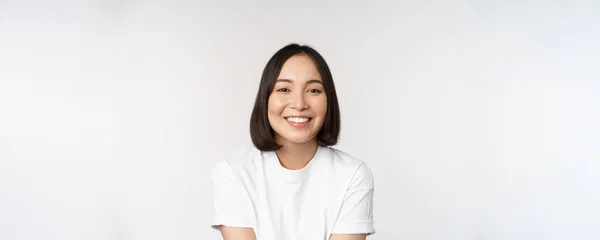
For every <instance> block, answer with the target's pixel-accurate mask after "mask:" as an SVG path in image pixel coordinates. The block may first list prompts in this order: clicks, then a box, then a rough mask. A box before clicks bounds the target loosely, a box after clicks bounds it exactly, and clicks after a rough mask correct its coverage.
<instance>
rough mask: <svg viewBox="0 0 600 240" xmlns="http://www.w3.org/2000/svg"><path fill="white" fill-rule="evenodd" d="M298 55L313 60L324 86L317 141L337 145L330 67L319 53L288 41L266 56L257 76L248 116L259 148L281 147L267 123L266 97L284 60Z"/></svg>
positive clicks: (337, 120)
mask: <svg viewBox="0 0 600 240" xmlns="http://www.w3.org/2000/svg"><path fill="white" fill-rule="evenodd" d="M299 54H306V55H307V56H309V57H310V58H311V59H312V60H313V62H314V63H315V65H316V66H317V70H318V71H319V73H320V74H321V78H322V80H323V88H324V89H325V95H326V96H327V113H326V114H325V121H324V123H323V126H322V127H321V130H320V131H319V133H318V134H317V136H316V137H317V143H318V144H319V145H320V146H332V145H335V144H337V141H338V136H339V134H340V107H339V104H338V99H337V94H336V92H335V85H334V84H333V77H332V76H331V71H330V70H329V66H328V65H327V62H325V59H324V58H323V57H322V56H321V54H319V53H318V52H317V51H316V50H315V49H313V48H312V47H310V46H307V45H299V44H297V43H291V44H288V45H286V46H285V47H283V48H281V49H279V51H277V52H276V53H275V54H274V55H273V56H272V57H271V59H269V61H268V62H267V65H266V66H265V68H264V70H263V72H262V77H261V79H260V85H259V87H258V93H257V94H256V100H255V102H254V108H253V109H252V115H251V116H250V137H251V138H252V143H253V144H254V146H255V147H256V148H258V149H259V150H261V151H274V150H277V149H279V148H281V145H279V144H277V143H276V142H275V138H274V137H273V128H271V124H269V119H268V106H269V105H268V104H269V97H270V96H271V92H272V91H273V87H274V85H275V81H276V80H277V77H278V76H279V73H280V71H281V68H282V67H283V64H284V63H285V61H287V60H288V59H289V58H290V57H292V56H295V55H299Z"/></svg>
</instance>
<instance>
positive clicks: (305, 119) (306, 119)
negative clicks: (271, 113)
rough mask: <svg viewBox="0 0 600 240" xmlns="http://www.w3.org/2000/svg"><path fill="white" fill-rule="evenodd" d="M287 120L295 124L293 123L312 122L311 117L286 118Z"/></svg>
mask: <svg viewBox="0 0 600 240" xmlns="http://www.w3.org/2000/svg"><path fill="white" fill-rule="evenodd" d="M285 119H286V120H288V122H293V123H306V122H308V121H310V119H311V118H309V117H286V118H285Z"/></svg>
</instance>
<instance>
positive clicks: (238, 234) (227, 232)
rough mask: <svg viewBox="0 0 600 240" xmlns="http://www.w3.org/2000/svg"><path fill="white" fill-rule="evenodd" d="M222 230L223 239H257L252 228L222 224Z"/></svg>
mask: <svg viewBox="0 0 600 240" xmlns="http://www.w3.org/2000/svg"><path fill="white" fill-rule="evenodd" d="M220 230H221V235H223V240H256V235H255V234H254V230H252V228H242V227H227V226H221V227H220ZM338 240H343V239H338Z"/></svg>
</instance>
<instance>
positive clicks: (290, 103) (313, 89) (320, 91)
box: [268, 54, 327, 145]
mask: <svg viewBox="0 0 600 240" xmlns="http://www.w3.org/2000/svg"><path fill="white" fill-rule="evenodd" d="M268 105H269V106H268V118H269V123H270V124H271V127H272V128H273V130H274V135H275V136H274V137H275V141H276V142H277V143H278V144H282V145H285V144H301V143H306V142H309V141H315V142H316V136H317V134H318V133H319V131H320V130H321V127H322V126H323V122H324V121H325V114H326V113H327V96H326V95H325V89H324V87H323V79H322V78H321V74H320V73H319V71H318V70H317V66H316V65H315V63H314V62H313V60H312V59H311V58H310V57H309V56H307V55H305V54H300V55H295V56H292V57H290V58H289V59H288V60H287V61H286V62H285V63H284V64H283V67H282V69H281V72H280V73H279V76H278V77H277V79H276V82H275V86H274V88H273V92H271V95H270V97H269V103H268Z"/></svg>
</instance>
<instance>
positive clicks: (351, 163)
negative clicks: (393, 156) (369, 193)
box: [328, 147, 374, 188]
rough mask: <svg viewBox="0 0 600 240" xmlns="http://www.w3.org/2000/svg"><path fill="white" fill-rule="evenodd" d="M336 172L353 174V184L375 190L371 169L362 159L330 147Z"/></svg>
mask: <svg viewBox="0 0 600 240" xmlns="http://www.w3.org/2000/svg"><path fill="white" fill-rule="evenodd" d="M328 148H329V150H330V152H331V155H332V160H333V165H334V168H335V169H336V170H341V169H344V170H346V171H349V172H350V173H351V174H352V182H353V183H354V184H358V185H360V186H362V187H365V188H373V186H374V178H373V172H372V171H371V168H370V167H369V166H368V165H367V163H365V162H364V161H363V160H362V159H359V158H357V157H355V156H354V155H351V154H349V153H347V152H345V151H342V150H340V149H337V148H333V147H328Z"/></svg>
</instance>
